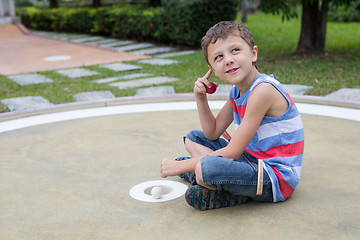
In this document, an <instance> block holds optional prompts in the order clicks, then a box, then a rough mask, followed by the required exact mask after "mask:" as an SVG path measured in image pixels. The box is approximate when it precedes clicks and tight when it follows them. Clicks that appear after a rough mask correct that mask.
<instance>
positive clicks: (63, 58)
mask: <svg viewBox="0 0 360 240" xmlns="http://www.w3.org/2000/svg"><path fill="white" fill-rule="evenodd" d="M70 59H71V56H51V57H45V58H44V61H47V62H57V61H66V60H70Z"/></svg>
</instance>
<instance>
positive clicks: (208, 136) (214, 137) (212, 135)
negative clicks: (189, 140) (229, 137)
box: [204, 132, 220, 141]
mask: <svg viewBox="0 0 360 240" xmlns="http://www.w3.org/2000/svg"><path fill="white" fill-rule="evenodd" d="M204 135H205V137H206V138H207V139H208V140H210V141H215V140H217V139H218V138H219V137H220V136H216V134H214V133H205V132H204Z"/></svg>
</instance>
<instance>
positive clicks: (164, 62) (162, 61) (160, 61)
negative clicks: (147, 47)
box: [138, 58, 178, 66]
mask: <svg viewBox="0 0 360 240" xmlns="http://www.w3.org/2000/svg"><path fill="white" fill-rule="evenodd" d="M138 63H146V64H151V65H160V66H164V65H171V64H177V63H178V61H176V60H170V59H156V58H153V59H144V60H140V61H138Z"/></svg>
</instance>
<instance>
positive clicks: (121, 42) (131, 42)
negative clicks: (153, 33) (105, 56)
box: [99, 40, 134, 48]
mask: <svg viewBox="0 0 360 240" xmlns="http://www.w3.org/2000/svg"><path fill="white" fill-rule="evenodd" d="M133 43H134V41H130V40H128V41H127V40H124V41H120V40H117V41H115V42H111V43H105V44H100V45H99V46H100V47H109V48H111V47H116V46H123V45H129V44H133Z"/></svg>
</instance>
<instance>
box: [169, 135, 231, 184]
mask: <svg viewBox="0 0 360 240" xmlns="http://www.w3.org/2000/svg"><path fill="white" fill-rule="evenodd" d="M184 144H185V147H186V149H187V150H188V152H189V153H190V155H191V157H200V156H205V155H208V154H210V153H211V152H213V151H215V150H217V149H219V148H222V147H225V146H226V145H227V144H228V142H227V141H226V140H225V139H218V140H216V141H211V140H208V139H207V138H206V137H205V135H204V133H203V132H202V131H200V130H193V131H191V132H189V133H188V134H187V135H186V136H185V137H184ZM186 159H189V157H179V158H176V159H175V160H177V161H183V160H186ZM179 177H181V178H183V179H185V180H186V181H188V182H190V183H191V184H193V185H195V184H197V182H196V176H195V171H194V172H187V173H183V174H180V175H179Z"/></svg>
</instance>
